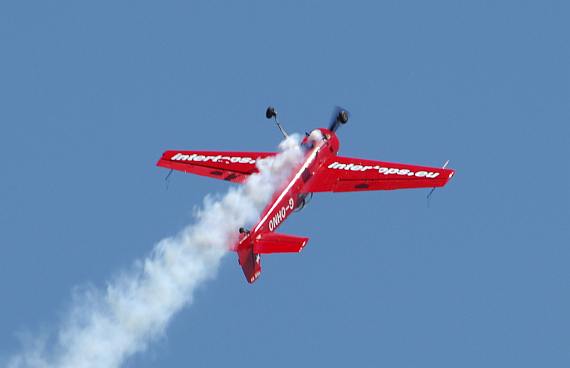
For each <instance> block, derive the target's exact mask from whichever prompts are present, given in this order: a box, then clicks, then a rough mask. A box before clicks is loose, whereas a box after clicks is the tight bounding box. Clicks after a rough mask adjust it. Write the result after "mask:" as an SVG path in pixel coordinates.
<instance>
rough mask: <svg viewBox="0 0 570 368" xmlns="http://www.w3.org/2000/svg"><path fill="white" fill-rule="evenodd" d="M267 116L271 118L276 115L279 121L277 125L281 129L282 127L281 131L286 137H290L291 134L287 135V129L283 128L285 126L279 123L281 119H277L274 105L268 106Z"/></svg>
mask: <svg viewBox="0 0 570 368" xmlns="http://www.w3.org/2000/svg"><path fill="white" fill-rule="evenodd" d="M265 117H266V118H267V119H271V118H272V117H275V121H276V122H277V126H278V127H279V129H281V133H283V135H284V136H285V138H289V136H288V135H287V133H285V131H284V130H283V128H282V127H281V124H279V120H277V113H276V112H275V109H274V108H273V106H269V107H268V108H267V111H266V112H265Z"/></svg>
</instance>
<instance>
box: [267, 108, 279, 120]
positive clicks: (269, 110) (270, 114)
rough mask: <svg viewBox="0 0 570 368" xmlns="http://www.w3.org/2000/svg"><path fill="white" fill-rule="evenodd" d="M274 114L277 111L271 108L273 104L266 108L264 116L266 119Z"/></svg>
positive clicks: (275, 114)
mask: <svg viewBox="0 0 570 368" xmlns="http://www.w3.org/2000/svg"><path fill="white" fill-rule="evenodd" d="M274 116H277V113H276V112H275V109H274V108H273V106H269V107H268V108H267V111H266V112H265V117H266V118H267V119H271V118H272V117H274Z"/></svg>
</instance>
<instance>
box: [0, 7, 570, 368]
mask: <svg viewBox="0 0 570 368" xmlns="http://www.w3.org/2000/svg"><path fill="white" fill-rule="evenodd" d="M0 20H1V21H0V50H2V52H1V53H0V86H1V87H0V117H1V124H0V137H1V139H0V142H1V143H0V154H1V156H2V158H3V160H2V164H1V166H0V167H1V169H2V170H1V172H2V174H1V180H0V208H1V210H0V246H1V249H2V257H0V295H1V297H0V316H1V318H0V331H3V333H2V334H0V347H1V349H0V357H2V359H5V358H7V357H9V356H10V355H12V354H16V353H18V352H20V351H21V350H22V347H21V345H20V339H19V337H18V336H21V335H22V333H25V331H27V333H29V334H31V335H32V336H39V335H41V334H42V333H50V332H54V331H57V329H58V326H59V323H60V321H61V320H62V318H64V316H65V315H66V311H67V309H68V308H69V305H70V303H71V298H72V297H71V296H72V291H73V290H74V289H76V288H82V287H84V286H85V285H87V284H93V285H95V286H96V287H98V288H101V289H103V288H104V287H105V285H106V282H107V281H108V280H110V279H111V278H112V277H113V275H116V274H117V273H120V272H122V271H123V270H128V269H130V267H131V266H132V264H133V262H134V261H135V260H137V259H143V258H144V257H146V256H147V255H148V253H149V252H150V251H151V249H152V248H153V246H154V244H156V243H157V242H158V241H160V240H161V239H163V238H165V237H167V236H170V235H174V234H176V233H177V232H178V231H179V230H180V229H182V228H183V227H184V226H185V225H187V224H189V223H192V222H193V221H194V220H193V217H192V213H193V208H195V206H200V205H201V203H202V200H203V198H204V196H205V195H206V194H208V193H224V192H226V191H227V189H228V187H229V186H230V185H229V184H228V183H226V182H221V181H216V180H213V179H209V178H202V177H197V176H192V175H185V174H183V173H173V175H172V177H171V180H170V188H169V189H168V190H167V189H166V185H165V182H164V178H165V177H166V175H167V174H168V171H167V170H165V169H162V168H158V167H156V166H155V164H156V161H158V159H159V158H160V156H161V154H162V152H163V151H165V150H168V149H189V150H190V149H201V150H208V149H209V150H228V151H231V150H236V151H247V150H251V151H275V150H276V148H277V145H278V143H279V142H280V141H281V138H282V136H281V134H280V132H279V130H278V129H277V127H276V126H275V124H274V123H272V122H269V121H268V120H266V119H265V116H264V115H265V109H266V107H267V106H268V105H274V106H275V109H276V111H277V112H278V113H279V119H280V121H281V123H282V124H283V125H284V128H285V130H286V131H287V132H289V133H291V132H301V133H302V132H305V131H310V130H312V129H313V128H316V127H322V126H326V125H327V124H328V120H329V118H330V114H331V111H332V110H333V107H334V105H335V104H338V105H340V106H343V107H345V108H346V109H348V110H349V111H350V112H351V118H350V121H349V123H348V124H347V125H346V126H343V127H342V129H340V130H339V139H340V152H339V154H341V155H343V156H350V157H361V158H367V159H376V160H383V161H392V162H403V163H409V164H417V165H425V166H441V165H443V164H444V163H445V161H446V160H448V159H449V160H450V163H449V166H448V167H449V168H452V169H455V170H456V175H455V176H454V177H453V179H452V180H451V181H450V182H449V183H448V185H447V186H446V187H445V188H443V189H438V190H436V191H435V193H434V195H433V199H432V202H431V206H430V207H429V208H428V207H427V204H426V196H427V194H428V193H429V190H405V191H394V192H370V193H345V194H332V193H330V194H319V195H315V197H314V198H313V201H312V202H311V204H310V205H309V206H308V207H307V208H306V209H305V210H303V211H302V212H300V213H297V214H294V215H293V216H291V217H290V218H289V219H288V220H287V221H286V222H285V223H284V224H283V225H282V226H281V227H280V230H279V231H280V232H283V233H287V234H292V235H296V236H306V237H309V239H310V241H309V243H308V245H307V246H306V248H305V249H304V250H303V251H302V252H301V253H300V254H286V255H270V256H265V257H263V260H262V267H263V272H262V275H261V277H260V278H259V280H258V281H257V282H256V283H255V284H253V285H249V284H248V283H247V282H246V281H245V279H244V277H243V274H242V271H241V269H240V267H239V266H238V264H237V262H236V259H237V256H236V255H235V254H228V255H227V256H226V257H225V258H224V259H223V260H222V264H221V266H220V268H219V270H218V275H217V277H216V279H215V280H212V281H209V282H207V283H205V284H204V285H203V287H201V288H200V289H199V290H198V291H197V293H196V295H195V298H194V302H193V304H192V305H190V306H188V307H187V308H185V309H184V310H182V311H181V312H180V313H178V314H177V315H176V316H175V317H174V319H173V321H172V323H171V324H170V326H169V328H168V329H167V331H166V336H165V337H163V338H161V339H159V340H158V341H155V342H154V343H153V344H151V346H150V348H149V349H148V351H147V352H146V353H144V354H137V355H135V356H133V357H132V358H130V359H129V360H127V362H126V365H125V366H131V367H151V366H170V367H187V366H190V365H191V366H197V367H202V366H204V367H210V366H222V365H230V364H231V365H232V366H236V367H241V366H251V365H252V364H253V365H254V366H273V367H288V366H292V365H301V366H346V365H349V364H350V365H359V366H374V367H377V366H397V367H416V366H427V367H457V366H473V367H480V366H520V367H524V366H528V367H535V366H567V365H570V353H569V351H570V333H569V331H570V314H569V311H570V268H569V265H570V251H569V245H570V231H569V228H570V227H569V226H568V225H569V223H568V215H569V214H570V200H569V198H570V197H569V196H568V191H567V188H568V182H569V179H570V175H569V173H570V165H569V164H570V160H569V158H568V157H569V154H568V153H569V151H568V142H569V141H570V127H569V124H568V123H569V120H570V107H569V106H570V103H569V102H570V75H569V73H570V72H569V71H570V69H569V68H568V65H570V48H569V46H568V45H570V6H569V5H568V3H567V2H556V1H554V2H547V3H544V2H525V3H524V4H523V3H520V2H505V1H500V2H496V1H494V2H459V3H458V2H430V3H425V2H400V3H397V4H395V3H392V2H334V1H333V2H287V3H286V4H280V3H269V2H245V3H240V4H227V3H223V2H210V3H207V4H196V5H192V4H187V3H186V2H165V3H150V2H140V3H138V4H136V5H135V4H131V3H126V4H117V3H116V2H103V1H101V2H95V3H74V2H49V3H44V2H31V3H23V2H4V3H2V4H1V5H0ZM236 230H237V229H236ZM0 361H1V360H0Z"/></svg>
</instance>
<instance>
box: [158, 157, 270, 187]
mask: <svg viewBox="0 0 570 368" xmlns="http://www.w3.org/2000/svg"><path fill="white" fill-rule="evenodd" d="M275 155H276V153H267V152H217V151H166V152H164V154H163V155H162V157H161V158H160V160H158V163H157V164H156V165H157V166H162V167H166V168H168V169H174V170H178V171H184V172H187V173H192V174H197V175H202V176H209V177H211V178H216V179H222V180H228V181H233V182H235V183H243V182H244V181H245V179H246V178H247V177H248V176H249V175H251V174H253V173H255V172H257V171H258V170H257V167H256V165H255V163H256V162H257V160H258V159H261V158H265V157H268V156H275Z"/></svg>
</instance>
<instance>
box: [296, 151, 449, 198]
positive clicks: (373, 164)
mask: <svg viewBox="0 0 570 368" xmlns="http://www.w3.org/2000/svg"><path fill="white" fill-rule="evenodd" d="M454 173H455V171H453V170H447V169H441V168H435V167H424V166H415V165H406V164H396V163H390V162H382V161H372V160H362V159H359V158H349V157H340V156H329V157H328V158H327V160H326V161H325V162H324V164H323V165H322V166H321V167H320V168H319V169H318V170H317V172H315V174H314V176H313V177H312V178H311V179H310V180H309V181H308V182H307V184H305V187H303V189H302V191H303V192H304V193H311V192H354V191H362V190H394V189H408V188H433V187H442V186H444V185H445V184H446V183H447V181H448V180H449V179H450V178H451V177H452V176H453V174H454Z"/></svg>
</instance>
